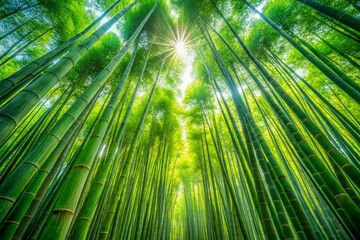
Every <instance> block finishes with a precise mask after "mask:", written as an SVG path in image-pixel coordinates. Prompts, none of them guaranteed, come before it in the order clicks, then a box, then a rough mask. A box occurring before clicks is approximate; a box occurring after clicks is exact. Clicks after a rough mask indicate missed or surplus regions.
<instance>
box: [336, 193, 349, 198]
mask: <svg viewBox="0 0 360 240" xmlns="http://www.w3.org/2000/svg"><path fill="white" fill-rule="evenodd" d="M338 197H349V195H348V194H347V193H340V194H338V195H335V196H334V199H337V198H338Z"/></svg>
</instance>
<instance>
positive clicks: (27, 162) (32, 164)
mask: <svg viewBox="0 0 360 240" xmlns="http://www.w3.org/2000/svg"><path fill="white" fill-rule="evenodd" d="M22 163H25V164H29V165H31V166H34V167H35V168H36V169H37V170H39V167H38V166H36V165H35V163H32V162H29V161H25V162H22Z"/></svg>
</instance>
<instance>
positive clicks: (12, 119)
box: [0, 113, 18, 126]
mask: <svg viewBox="0 0 360 240" xmlns="http://www.w3.org/2000/svg"><path fill="white" fill-rule="evenodd" d="M0 115H3V116H5V117H7V118H10V120H11V121H13V122H14V123H15V126H16V125H17V124H18V123H17V121H16V119H15V118H13V117H12V116H10V115H7V114H5V113H0Z"/></svg>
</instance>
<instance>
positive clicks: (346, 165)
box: [341, 163, 352, 170]
mask: <svg viewBox="0 0 360 240" xmlns="http://www.w3.org/2000/svg"><path fill="white" fill-rule="evenodd" d="M351 166H352V164H351V163H347V164H345V165H344V166H342V167H341V169H343V170H344V169H345V168H348V167H351Z"/></svg>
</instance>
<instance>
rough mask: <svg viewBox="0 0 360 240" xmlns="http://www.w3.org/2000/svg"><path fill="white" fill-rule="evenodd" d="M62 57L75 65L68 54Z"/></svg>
mask: <svg viewBox="0 0 360 240" xmlns="http://www.w3.org/2000/svg"><path fill="white" fill-rule="evenodd" d="M63 58H65V59H68V60H70V61H71V63H72V64H73V66H75V63H74V61H73V60H72V59H71V58H69V57H68V56H65V57H63Z"/></svg>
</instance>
